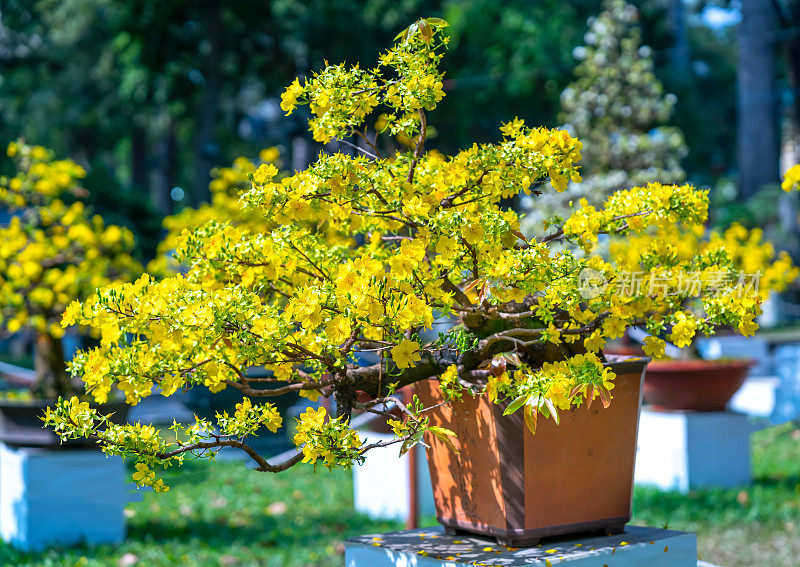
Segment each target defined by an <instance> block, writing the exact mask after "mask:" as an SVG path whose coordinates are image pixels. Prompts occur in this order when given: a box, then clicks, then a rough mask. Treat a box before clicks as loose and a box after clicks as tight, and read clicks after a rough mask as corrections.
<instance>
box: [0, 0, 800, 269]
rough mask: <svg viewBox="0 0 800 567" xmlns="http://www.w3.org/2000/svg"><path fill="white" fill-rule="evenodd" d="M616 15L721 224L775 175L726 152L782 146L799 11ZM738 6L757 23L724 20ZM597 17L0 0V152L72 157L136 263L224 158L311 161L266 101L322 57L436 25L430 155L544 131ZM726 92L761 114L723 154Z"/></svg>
mask: <svg viewBox="0 0 800 567" xmlns="http://www.w3.org/2000/svg"><path fill="white" fill-rule="evenodd" d="M632 4H633V5H634V6H635V7H636V8H637V10H638V11H639V14H640V16H641V22H640V23H641V28H640V29H641V34H642V39H643V41H642V43H643V44H646V45H649V46H651V47H652V48H653V52H652V61H653V74H654V75H655V77H656V79H657V80H659V81H661V82H662V83H663V85H664V92H669V93H675V94H676V95H677V97H678V103H677V104H676V105H675V106H674V112H673V114H672V116H671V117H670V123H671V124H673V125H674V126H675V127H677V128H680V129H681V130H682V131H683V132H684V135H685V139H686V142H687V145H688V148H689V153H688V155H686V156H685V158H682V161H681V163H680V164H679V165H680V166H682V167H683V168H684V170H685V171H686V174H687V177H688V179H689V180H690V181H693V182H695V183H697V184H699V185H704V186H711V187H712V188H713V192H715V193H716V194H717V195H718V196H724V195H728V197H726V198H724V199H721V200H718V203H719V207H720V209H721V210H722V209H724V211H725V214H726V215H728V216H737V215H740V213H741V209H740V208H738V204H737V203H738V202H739V201H741V196H742V195H749V194H752V192H753V189H751V187H756V189H755V190H758V189H759V188H760V185H762V184H763V183H767V181H768V179H767V177H769V179H777V176H778V171H777V168H778V165H777V162H776V163H775V164H774V167H773V165H771V164H772V162H771V161H770V160H766V161H764V160H761V162H760V163H761V164H762V165H763V164H764V163H767V164H770V165H768V167H766V168H763V169H767V170H769V171H767V172H765V173H764V175H765V176H766V177H764V179H767V181H758V182H756V183H755V184H753V183H749V182H748V181H747V179H749V177H748V174H747V171H746V170H747V166H746V165H742V163H743V162H742V163H739V162H737V155H738V156H739V157H741V156H742V155H750V153H749V152H750V151H751V150H742V149H741V148H742V147H743V146H742V144H744V145H747V144H749V146H747V147H750V148H755V149H756V150H759V151H761V150H764V149H765V148H766V149H768V145H769V144H768V139H773V140H777V136H778V131H779V130H778V128H779V126H780V128H781V131H782V132H783V144H782V147H783V149H784V152H783V154H784V155H787V152H786V148H787V147H788V145H790V144H789V143H787V137H788V138H789V142H791V143H793V140H794V139H795V138H796V137H797V135H796V134H794V133H792V132H789V133H788V134H787V129H786V127H785V124H786V122H785V121H782V122H781V123H780V124H779V123H778V118H779V116H782V115H783V114H784V113H785V112H788V111H789V110H791V108H793V105H794V106H798V105H797V102H796V100H797V97H796V96H795V94H796V91H797V87H796V86H795V85H796V79H793V77H796V76H797V73H796V72H795V71H793V69H794V67H796V66H797V65H795V64H793V63H792V61H796V60H798V61H800V58H797V57H796V56H795V55H793V54H795V53H800V49H797V48H796V45H798V41H799V38H800V34H798V33H797V31H796V29H797V26H796V21H799V20H798V18H800V10H798V8H797V6H800V2H798V0H743V1H742V2H741V3H739V2H732V1H731V0H692V1H689V0H632ZM767 5H768V6H767ZM754 9H755V10H760V12H759V13H761V14H762V15H765V19H762V20H758V18H756V19H755V21H753V19H752V18H745V20H746V24H745V23H741V22H742V20H741V18H742V15H743V14H745V15H746V14H749V13H750V11H751V10H754ZM601 10H602V6H601V1H600V0H575V1H573V2H559V1H557V0H541V1H539V2H529V1H525V0H508V1H506V2H496V1H493V0H360V1H355V2H354V1H352V0H348V1H345V0H307V1H299V0H271V1H266V2H264V1H261V0H239V1H237V2H227V3H226V2H222V1H221V0H195V1H193V2H190V1H188V0H171V1H170V2H158V1H156V0H6V1H5V2H3V4H2V6H0V142H1V141H2V140H6V141H9V140H12V139H16V138H17V137H19V136H23V137H25V138H26V139H28V140H29V141H30V142H32V143H40V144H44V145H47V146H49V147H52V148H53V149H54V150H55V151H56V152H57V153H58V154H60V155H69V156H70V157H72V158H73V159H76V160H77V161H79V162H80V163H81V164H82V165H83V166H84V167H85V168H86V169H87V171H88V175H87V178H86V180H85V185H86V186H87V188H88V189H89V190H90V191H91V194H92V195H93V199H94V200H95V201H96V203H95V204H94V206H95V207H96V209H97V210H98V211H99V212H101V213H103V214H104V215H105V216H106V217H107V218H108V219H109V220H110V222H115V223H122V224H126V225H127V226H129V227H131V228H132V229H133V230H134V232H135V233H136V236H137V241H138V242H140V243H141V250H140V255H142V256H143V257H145V258H146V257H151V256H153V254H154V253H155V247H156V243H157V242H158V240H159V233H160V231H161V218H162V217H163V216H164V215H167V214H171V213H173V212H175V211H176V210H179V209H181V208H183V207H185V206H189V205H192V206H197V205H198V204H200V203H201V202H204V201H208V200H209V199H210V193H209V191H208V183H209V181H210V177H209V172H210V171H211V169H212V168H213V167H215V166H224V165H226V164H230V163H232V162H233V160H234V158H235V157H237V156H239V155H245V156H248V157H249V158H251V159H254V158H255V157H256V156H257V155H258V151H259V150H260V149H262V148H264V147H267V146H279V147H280V151H281V156H282V158H283V160H282V161H283V165H284V167H285V168H287V169H294V168H302V167H304V166H305V164H306V163H307V162H308V161H309V160H311V159H313V156H314V153H315V152H316V151H318V150H319V146H318V145H317V144H315V143H314V142H313V141H311V139H310V136H309V135H308V133H307V132H306V131H305V128H304V127H303V126H301V123H302V122H301V121H297V120H294V119H287V118H286V117H284V116H283V112H281V111H280V109H279V107H278V96H279V93H280V92H281V89H282V88H283V86H285V85H286V84H287V83H289V82H290V81H291V80H292V78H293V77H294V76H295V75H296V74H301V75H308V74H310V73H312V72H313V70H314V69H318V68H320V67H321V66H322V64H323V53H325V55H326V56H328V57H330V58H331V59H332V60H333V59H336V60H345V61H348V62H356V61H358V62H360V63H361V64H362V65H364V66H371V65H373V64H374V63H375V61H374V55H373V54H374V53H375V52H376V51H377V50H378V49H382V48H384V47H385V46H387V45H389V43H390V41H391V39H392V38H393V37H394V35H395V34H396V33H397V31H398V30H400V29H402V28H403V27H404V26H405V25H406V24H407V22H409V21H411V20H412V19H414V18H417V17H420V16H439V17H444V18H446V19H448V20H449V21H450V22H451V28H450V31H451V35H452V43H451V50H450V53H449V54H448V58H449V61H448V69H449V73H448V76H447V77H446V85H445V88H446V89H447V90H448V96H447V98H446V99H445V102H444V104H443V105H442V108H441V112H440V119H441V120H443V121H446V122H447V123H448V126H453V127H452V128H447V129H442V131H443V132H444V131H447V132H448V134H447V136H445V135H440V136H439V137H437V138H434V139H432V140H431V141H430V145H431V147H439V148H440V149H442V150H445V151H453V150H455V149H457V148H459V147H463V146H464V145H465V144H467V143H468V142H467V141H468V140H470V141H471V140H479V141H492V140H496V139H497V137H498V132H497V130H496V127H495V125H496V123H497V122H498V121H501V120H503V121H504V120H509V119H512V118H514V116H519V117H521V118H523V119H525V120H526V121H528V122H529V123H531V124H542V125H547V126H554V125H556V124H558V116H557V115H558V108H559V95H560V93H561V92H562V91H563V90H564V88H565V87H566V86H567V85H568V84H569V82H570V81H571V80H573V69H574V67H575V60H574V58H573V56H572V52H573V49H574V48H575V47H577V46H579V45H580V44H581V43H582V42H583V36H584V34H585V33H586V31H587V29H588V25H587V19H588V18H589V16H592V15H596V14H599V13H600V12H601ZM759 22H760V23H759ZM753 25H755V26H756V28H757V29H753V27H752V26H753ZM759 25H760V26H761V28H763V29H760V28H758V26H759ZM770 26H771V27H770ZM793 30H794V31H793ZM765 34H766V35H765ZM747 38H750V41H751V44H752V45H753V46H755V47H754V49H756V51H758V49H760V50H761V53H762V55H760V57H762V58H763V57H767V58H768V57H769V56H770V54H771V56H772V57H773V59H774V63H775V65H774V66H775V70H774V73H772V74H771V75H770V77H769V79H765V81H766V82H761V83H760V84H758V85H755V84H754V83H753V81H749V82H748V81H746V80H745V79H747V73H746V71H744V75H743V65H745V66H746V64H747V61H745V60H744V59H743V58H742V54H743V53H744V52H743V51H742V50H741V49H740V50H738V51H737V42H739V44H740V45H742V42H744V44H747V41H748V40H747ZM759 38H762V39H763V41H762V39H759ZM739 40H741V41H739ZM751 44H748V45H751ZM330 49H334V52H331V51H330ZM764 54H766V55H764ZM765 60H766V59H765ZM756 67H757V65H755V66H754V65H752V62H751V67H750V68H751V69H755V68H756ZM761 67H762V69H761V71H762V72H765V71H764V68H763V65H762V66H761ZM737 73H738V75H739V76H738V78H737ZM737 80H738V87H737ZM745 85H750V86H749V87H748V86H745ZM737 88H738V89H739V90H738V92H739V93H742V92H744V93H745V94H746V93H748V92H752V93H753V96H751V97H750V98H748V99H747V100H751V101H756V103H757V104H759V105H760V106H759V108H760V110H759V112H761V113H762V114H763V115H764V116H769V118H765V120H767V122H766V123H764V124H762V128H761V129H760V130H759V131H758V132H756V133H754V134H748V135H745V134H744V128H743V129H740V130H738V131H739V133H740V135H739V136H738V140H739V146H740V149H739V151H738V152H737V113H738V114H739V115H742V116H745V117H746V116H747V113H746V112H745V110H744V107H740V108H739V109H738V110H737V100H740V101H743V100H745V98H743V97H741V96H738V97H737ZM742 89H744V90H742ZM748 89H749V90H748ZM598 92H600V91H598ZM759 93H760V94H759ZM662 98H663V97H662ZM613 102H614V101H611V102H609V103H608V104H613ZM793 112H794V114H795V115H796V114H797V112H796V111H793ZM376 118H377V117H376ZM640 127H641V128H643V129H644V128H647V126H646V125H641V126H640ZM770 129H772V130H770ZM643 131H645V132H647V131H649V130H646V129H645V130H643ZM748 131H750V130H748ZM770 131H771V132H772V134H770ZM776 144H777V141H776ZM776 147H777V146H776ZM793 147H795V148H796V147H797V145H796V144H795V146H793ZM331 148H332V149H334V148H336V146H332V147H331ZM340 149H342V150H343V151H344V149H345V147H344V146H341V147H340ZM348 151H349V150H348ZM590 151H591V150H590ZM587 158H588V156H587ZM795 159H796V158H795ZM784 161H786V160H784ZM2 165H3V164H0V166H2ZM673 165H674V164H673ZM5 166H6V167H8V164H5ZM668 169H674V168H673V166H672V165H669V166H668ZM740 170H741V171H740ZM740 173H741V177H740V178H739V177H737V176H739V174H740ZM739 179H740V180H741V181H742V184H741V187H739V184H738V182H737V181H738V180H739ZM731 188H736V191H734V192H733V197H732V198H730V195H729V194H730V193H731ZM789 199H792V197H790V198H789ZM790 204H791V203H790ZM783 208H785V207H783ZM794 214H795V213H794V212H792V211H789V213H788V216H789V217H792V215H794ZM740 216H741V215H740Z"/></svg>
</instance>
